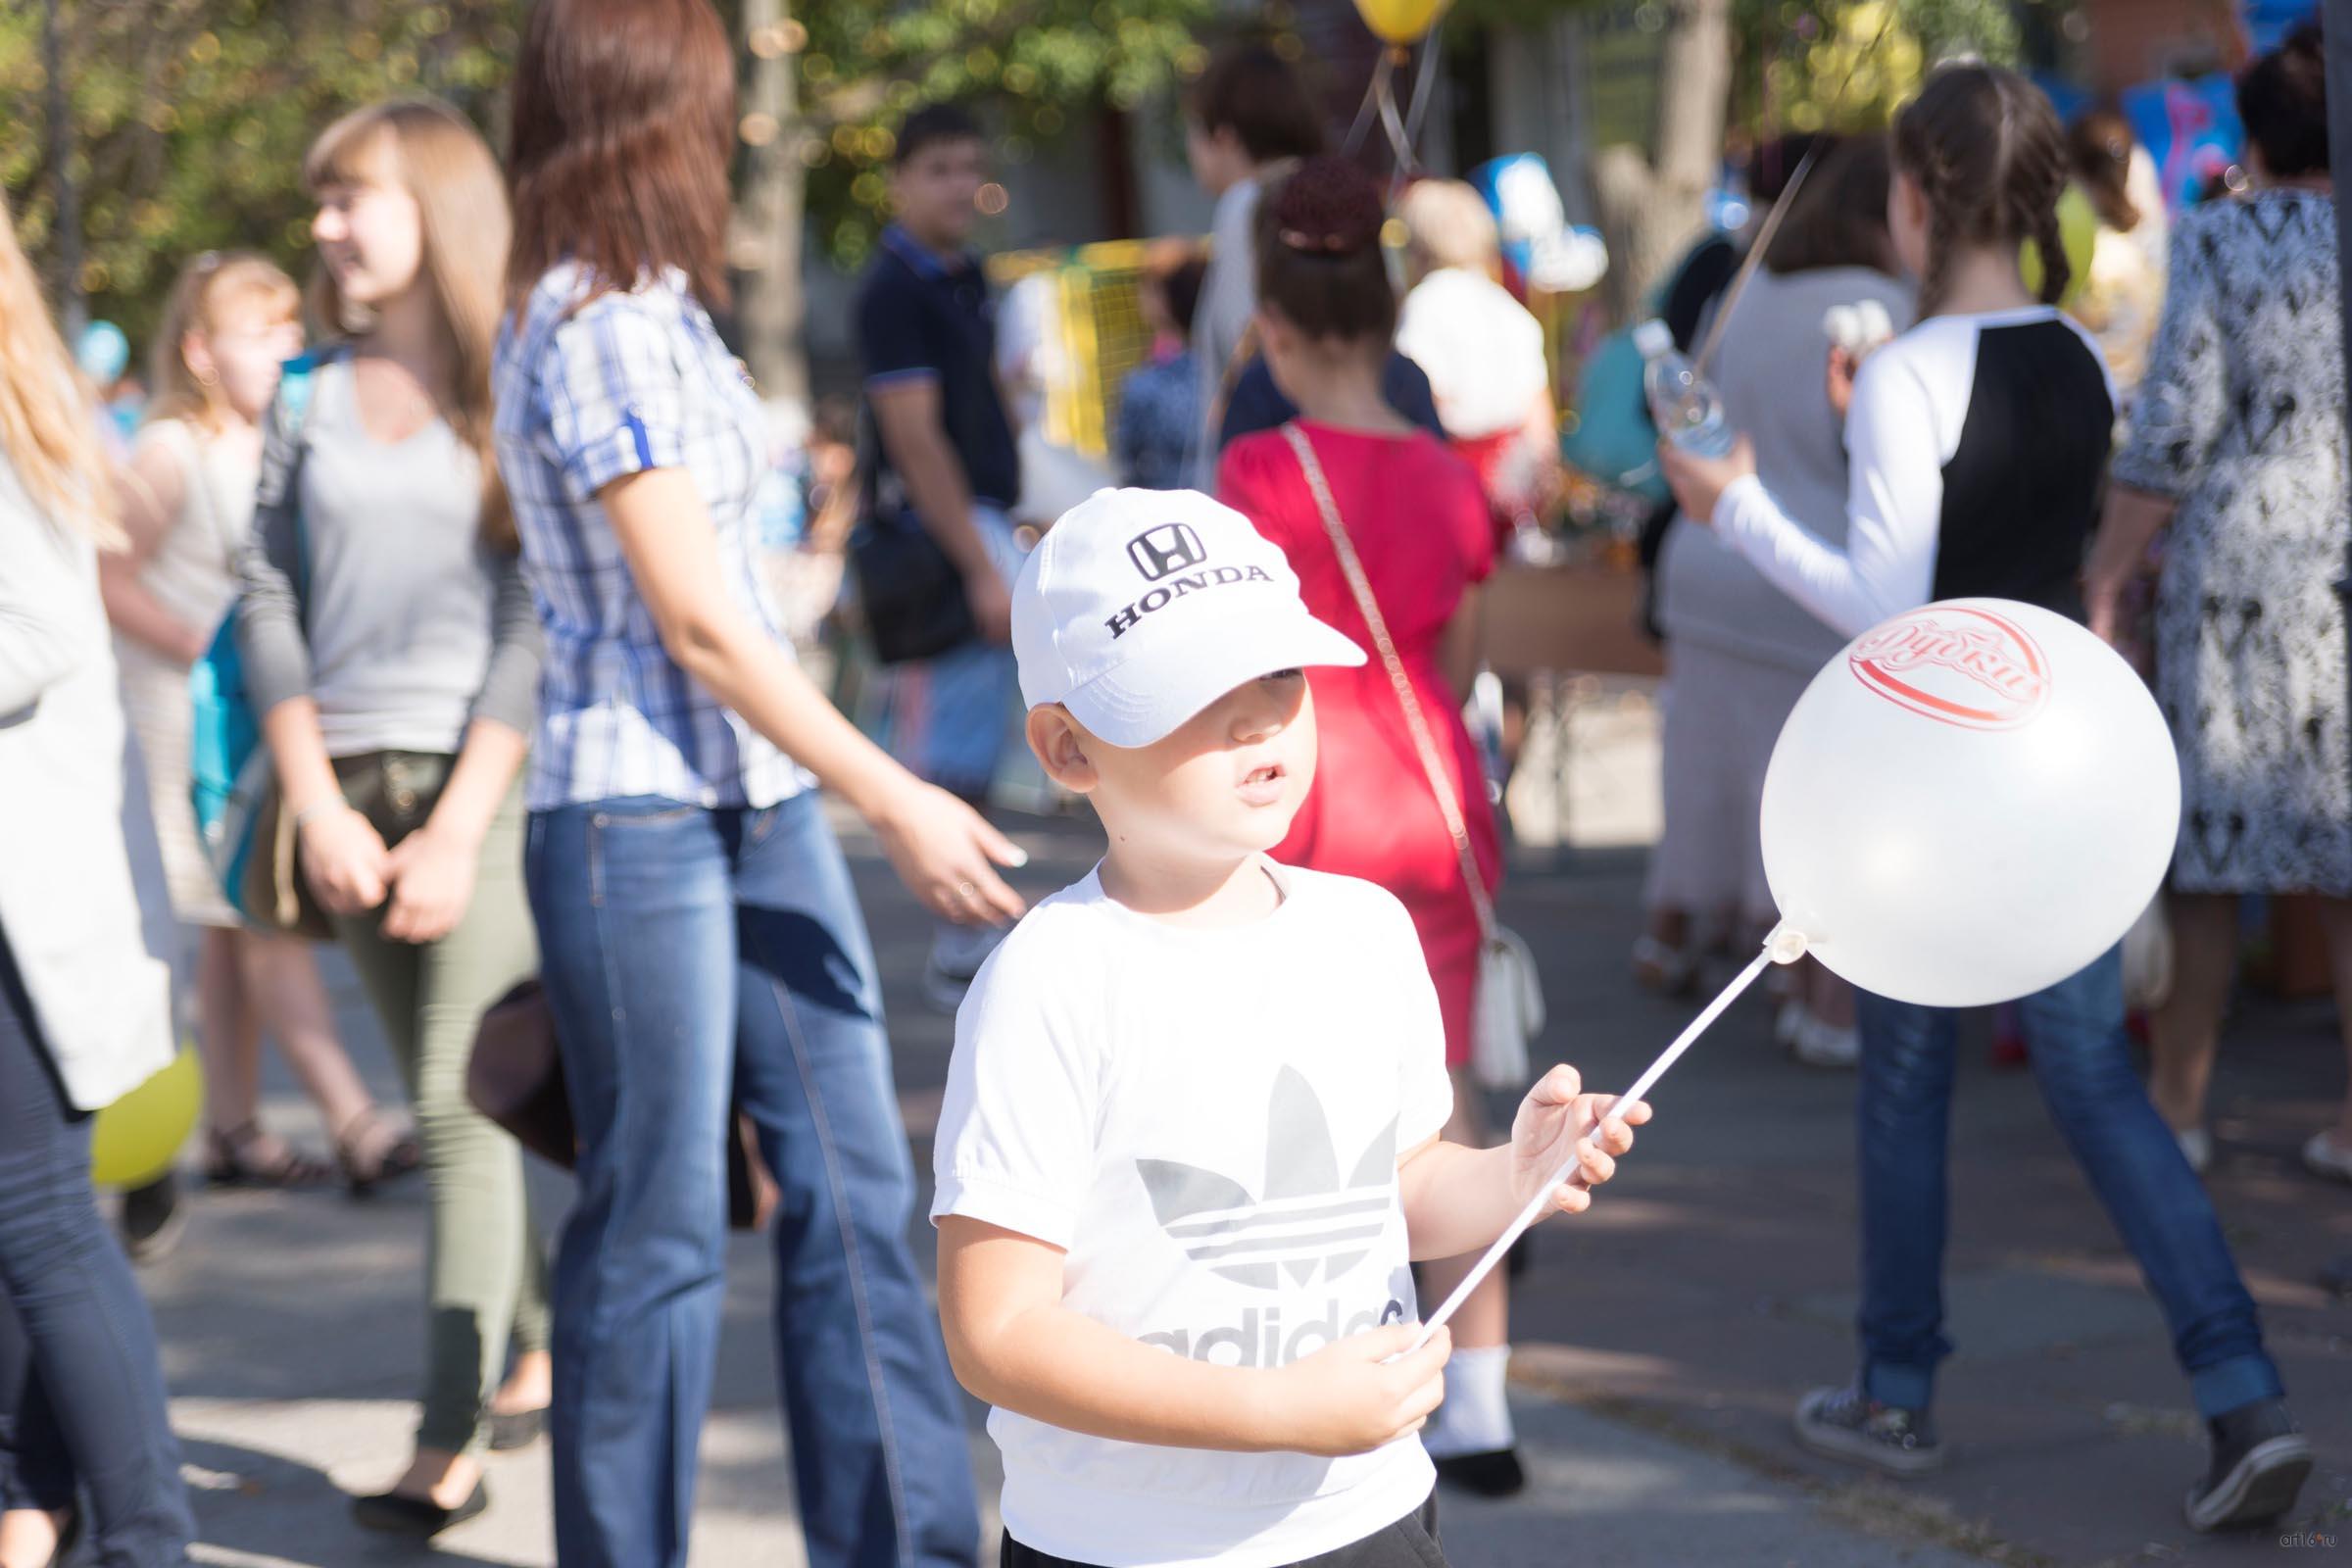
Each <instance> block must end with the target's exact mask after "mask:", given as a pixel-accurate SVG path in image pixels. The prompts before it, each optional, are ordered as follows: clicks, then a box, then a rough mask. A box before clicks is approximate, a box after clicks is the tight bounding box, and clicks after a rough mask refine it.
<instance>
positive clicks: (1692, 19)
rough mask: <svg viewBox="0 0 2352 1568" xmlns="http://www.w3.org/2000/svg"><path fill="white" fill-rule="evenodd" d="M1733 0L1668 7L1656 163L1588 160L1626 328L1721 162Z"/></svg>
mask: <svg viewBox="0 0 2352 1568" xmlns="http://www.w3.org/2000/svg"><path fill="white" fill-rule="evenodd" d="M1731 9H1732V0H1673V4H1672V7H1671V11H1670V14H1669V16H1668V19H1667V23H1666V31H1665V37H1664V42H1663V45H1662V47H1661V49H1660V51H1659V59H1658V132H1657V139H1656V144H1657V149H1658V154H1657V162H1656V163H1655V164H1652V163H1651V162H1650V161H1649V160H1648V159H1647V158H1645V157H1643V156H1642V153H1641V152H1640V150H1639V149H1636V148H1633V147H1623V146H1619V147H1604V148H1602V149H1601V150H1600V151H1599V152H1598V153H1597V154H1595V155H1594V156H1593V201H1594V203H1595V205H1596V206H1597V207H1598V209H1599V218H1600V230H1601V235H1602V237H1603V238H1604V239H1606V240H1607V241H1608V246H1609V271H1608V276H1607V279H1606V280H1605V282H1604V283H1603V285H1602V290H1603V298H1604V299H1605V300H1606V301H1607V303H1608V307H1609V311H1610V314H1611V315H1612V316H1613V317H1615V318H1616V319H1619V320H1628V319H1632V318H1633V316H1634V315H1635V313H1636V312H1638V311H1640V310H1641V308H1642V298H1643V297H1644V296H1645V295H1646V294H1647V293H1648V292H1649V288H1650V285H1651V284H1652V283H1654V282H1655V281H1656V280H1657V278H1658V276H1659V274H1660V273H1662V272H1664V271H1665V270H1666V269H1667V268H1669V267H1671V266H1673V265H1674V262H1675V260H1676V259H1677V258H1678V257H1679V256H1681V255H1682V253H1683V251H1684V250H1685V249H1686V248H1687V247H1688V246H1689V245H1690V243H1691V240H1692V239H1693V238H1695V237H1696V236H1697V235H1698V233H1699V231H1700V230H1701V229H1702V228H1703V227H1704V226H1705V222H1706V208H1705V202H1706V194H1707V192H1708V190H1709V189H1711V188H1712V187H1713V186H1714V184H1715V181H1716V177H1717V173H1718V171H1719V169H1720V168H1721V164H1722V158H1723V124H1724V112H1725V108H1726V105H1727V102H1728V100H1729V97H1730V93H1731V85H1732V24H1731Z"/></svg>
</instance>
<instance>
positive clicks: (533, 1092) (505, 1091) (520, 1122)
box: [466, 976, 776, 1231]
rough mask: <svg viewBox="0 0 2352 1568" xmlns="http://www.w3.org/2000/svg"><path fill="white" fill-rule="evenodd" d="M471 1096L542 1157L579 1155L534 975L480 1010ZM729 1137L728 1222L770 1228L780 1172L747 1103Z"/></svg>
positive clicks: (551, 1018)
mask: <svg viewBox="0 0 2352 1568" xmlns="http://www.w3.org/2000/svg"><path fill="white" fill-rule="evenodd" d="M466 1099H467V1100H469V1101H471V1102H472V1103H473V1108H474V1109H476V1110H478V1111H480V1112H481V1113H482V1114H483V1115H485V1116H487V1117H489V1118H490V1119H491V1120H492V1121H494V1122H496V1123H498V1125H499V1126H501V1127H503V1128H505V1129H506V1130H507V1131H508V1132H509V1133H511V1134H512V1135H514V1139H515V1142H516V1143H518V1144H520V1145H521V1146H522V1147H523V1148H525V1149H527V1150H529V1151H530V1152H532V1153H534V1154H537V1155H538V1156H539V1157H540V1158H542V1159H544V1160H547V1161H549V1162H550V1163H553V1164H557V1165H561V1166H563V1167H564V1169H565V1170H569V1169H571V1168H572V1166H573V1165H574V1164H576V1163H577V1162H578V1160H579V1151H580V1145H579V1135H578V1133H577V1131H576V1130H575V1129H574V1127H573V1125H572V1120H571V1098H570V1096H569V1095H567V1094H566V1093H565V1092H564V1057H563V1054H562V1053H561V1052H559V1051H558V1050H557V1048H556V1014H555V1009H554V1008H552V1007H550V1006H549V1005H548V1002H547V993H546V992H545V991H544V990H542V989H541V988H540V985H539V981H538V978H537V977H536V976H534V977H532V978H531V979H528V980H525V981H522V982H521V983H520V984H518V985H516V986H515V989H514V990H512V991H510V992H508V993H507V994H506V995H505V996H503V997H501V998H500V999H499V1000H498V1002H497V1003H496V1005H493V1006H492V1007H491V1008H490V1010H489V1011H487V1012H485V1013H483V1014H482V1023H481V1027H480V1028H479V1029H477V1030H476V1031H475V1032H474V1037H473V1055H472V1057H471V1058H470V1059H468V1060H467V1062H466ZM725 1141H726V1146H727V1224H728V1225H729V1226H731V1227H733V1228H734V1229H736V1230H739V1231H758V1230H765V1229H766V1228H767V1222H768V1220H769V1218H770V1217H771V1216H773V1215H774V1213H775V1211H776V1179H775V1177H774V1176H772V1175H770V1174H769V1173H768V1169H767V1162H766V1161H765V1160H763V1159H761V1158H760V1141H759V1136H758V1132H757V1130H756V1129H755V1128H754V1126H753V1125H752V1118H751V1116H750V1115H749V1113H747V1112H746V1111H744V1110H743V1109H742V1108H741V1107H736V1109H735V1110H734V1113H733V1114H732V1115H731V1116H729V1117H728V1118H727V1128H726V1133H725Z"/></svg>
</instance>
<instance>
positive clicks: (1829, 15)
mask: <svg viewBox="0 0 2352 1568" xmlns="http://www.w3.org/2000/svg"><path fill="white" fill-rule="evenodd" d="M2017 9H2018V8H2017V6H2016V5H2015V4H2013V3H2012V0H1738V3H1737V4H1736V5H1735V7H1734V10H1733V24H1732V25H1733V40H1734V43H1733V47H1734V49H1735V51H1736V53H1737V55H1738V57H1739V58H1738V60H1737V62H1736V63H1735V66H1734V70H1733V77H1732V80H1733V95H1734V104H1733V110H1732V116H1733V123H1735V124H1745V125H1750V126H1755V125H1759V124H1760V125H1762V126H1763V127H1764V128H1765V129H1766V131H1767V132H1768V133H1771V132H1777V131H1781V130H1861V129H1870V128H1875V127H1877V126H1880V125H1884V124H1885V123H1887V120H1888V119H1889V118H1891V117H1892V115H1893V113H1894V111H1895V109H1896V108H1897V107H1899V106H1900V105H1901V104H1902V102H1903V100H1904V99H1906V98H1908V97H1910V96H1911V95H1912V94H1913V93H1914V92H1916V91H1918V90H1919V83H1920V79H1921V78H1922V77H1923V76H1924V75H1926V73H1928V71H1930V70H1931V69H1933V68H1934V66H1935V65H1936V62H1937V61H1939V60H1944V59H1948V58H1950V57H1952V56H1954V55H1961V54H1972V55H1979V56H1982V57H1983V58H1985V59H1986V60H1990V61H1992V62H1993V63H1995V64H1997V65H2012V64H2015V62H2016V60H2017V56H2018V48H2019V28H2018V21H2017Z"/></svg>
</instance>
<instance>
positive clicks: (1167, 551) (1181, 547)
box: [1127, 522, 1208, 582]
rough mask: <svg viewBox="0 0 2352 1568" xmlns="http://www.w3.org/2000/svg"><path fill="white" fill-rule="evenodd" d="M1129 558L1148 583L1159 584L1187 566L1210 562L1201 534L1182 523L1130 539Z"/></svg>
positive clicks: (1128, 542) (1165, 524)
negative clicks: (1164, 578) (1203, 546)
mask: <svg viewBox="0 0 2352 1568" xmlns="http://www.w3.org/2000/svg"><path fill="white" fill-rule="evenodd" d="M1127 559H1128V560H1129V561H1132V562H1134V563H1135V569H1136V570H1138V571H1140V572H1142V573H1143V574H1144V580H1145V581H1146V582H1157V581H1159V579H1160V578H1162V577H1165V576H1168V575H1169V574H1171V573H1173V572H1179V571H1182V570H1184V568H1185V567H1187V566H1198V565H1199V564H1201V562H1203V561H1205V560H1207V559H1208V552H1206V551H1205V550H1202V549H1201V536H1200V535H1199V534H1197V533H1195V532H1193V530H1192V529H1191V528H1189V527H1187V526H1186V525H1185V524H1183V523H1181V522H1169V523H1162V524H1161V525H1160V526H1158V527H1156V528H1154V529H1152V531H1151V532H1149V533H1142V534H1138V535H1136V536H1135V537H1134V538H1133V539H1130V540H1128V541H1127Z"/></svg>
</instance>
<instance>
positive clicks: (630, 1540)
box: [525, 795, 979, 1568]
mask: <svg viewBox="0 0 2352 1568" xmlns="http://www.w3.org/2000/svg"><path fill="white" fill-rule="evenodd" d="M525 867H526V873H527V878H528V882H529V887H530V898H531V909H532V912H533V914H534V915H536V916H537V919H538V924H539V942H540V950H541V961H542V965H543V968H542V976H543V978H544V980H545V982H546V986H547V993H548V998H549V1001H550V1003H551V1004H552V1005H553V1008H554V1012H555V1018H556V1024H557V1032H558V1036H559V1039H560V1040H561V1042H562V1049H563V1054H564V1074H565V1079H566V1082H567V1084H568V1087H569V1090H570V1096H571V1104H572V1114H573V1116H574V1119H575V1120H576V1122H577V1124H578V1130H579V1138H580V1159H579V1171H578V1180H579V1187H578V1200H577V1204H576V1206H575V1207H574V1209H573V1210H572V1215H571V1219H570V1222H569V1223H568V1224H567V1225H566V1226H565V1228H564V1240H563V1245H562V1247H561V1249H560V1250H559V1253H558V1256H557V1262H556V1280H555V1302H554V1306H555V1335H554V1339H555V1346H554V1348H555V1406H554V1410H553V1415H552V1422H551V1424H552V1427H553V1432H554V1438H555V1501H556V1547H557V1554H558V1558H559V1560H560V1561H561V1562H562V1564H563V1565H564V1568H683V1564H684V1563H685V1561H686V1543H687V1535H688V1530H689V1527H690V1523H691V1520H692V1517H693V1511H694V1483H695V1466H696V1452H695V1450H696V1446H697V1442H698V1439H699V1437H700V1435H701V1431H702V1423H703V1415H704V1411H705V1409H706V1408H707V1406H708V1405H709V1402H710V1397H711V1377H712V1367H713V1361H714V1358H715V1355H716V1351H717V1348H718V1330H719V1298H720V1292H721V1286H722V1267H723V1248H724V1243H725V1233H726V1192H725V1182H726V1168H725V1166H726V1162H725V1158H724V1156H723V1153H722V1146H721V1144H720V1136H721V1130H722V1128H723V1127H724V1126H725V1124H726V1119H727V1116H728V1114H729V1111H728V1106H729V1100H730V1094H731V1096H732V1099H733V1101H734V1102H735V1103H738V1104H740V1105H741V1106H743V1107H744V1108H745V1109H746V1110H748V1111H749V1112H750V1113H751V1116H752V1118H753V1120H754V1121H755V1122H756V1123H757V1125H758V1128H759V1135H760V1150H761V1152H762V1153H763V1154H764V1156H765V1158H766V1160H767V1164H768V1166H769V1168H770V1169H771V1170H772V1171H773V1172H774V1174H775V1177H776V1181H777V1183H778V1185H779V1186H780V1188H781V1189H782V1196H781V1201H780V1202H779V1204H778V1208H777V1215H776V1221H775V1247H776V1293H777V1299H776V1325H775V1327H776V1341H777V1347H778V1349H779V1351H780V1363H781V1364H780V1367H779V1370H780V1372H781V1374H782V1381H783V1390H784V1410H785V1416H786V1419H787V1421H788V1422H789V1423H790V1426H791V1431H792V1457H793V1466H794V1471H795V1475H796V1478H797V1480H798V1482H799V1495H800V1507H801V1521H802V1527H803V1529H804V1531H805V1533H806V1535H807V1537H808V1544H809V1563H810V1565H811V1568H884V1565H891V1568H946V1565H956V1568H969V1565H971V1564H972V1563H973V1562H974V1561H976V1559H977V1556H978V1552H979V1519H978V1510H977V1506H976V1503H975V1500H974V1496H973V1490H972V1477H971V1465H970V1455H969V1451H968V1449H967V1448H966V1447H965V1443H964V1433H963V1426H962V1422H961V1420H960V1419H959V1417H960V1411H959V1408H958V1403H957V1398H956V1393H955V1389H954V1384H953V1383H952V1381H951V1379H950V1377H949V1374H948V1364H947V1354H946V1351H945V1349H944V1348H943V1347H942V1345H941V1342H940V1334H939V1325H938V1321H937V1319H936V1318H935V1317H934V1316H933V1314H932V1311H931V1307H930V1305H929V1303H928V1301H927V1299H926V1298H925V1296H924V1290H923V1279H922V1275H921V1274H920V1273H919V1272H918V1271H917V1269H916V1267H915V1263H914V1255H913V1252H912V1250H910V1249H909V1247H908V1245H907V1220H908V1217H909V1211H910V1209H911V1208H912V1206H913V1201H914V1171H913V1165H912V1162H911V1160H910V1158H909V1156H908V1153H907V1134H906V1130H905V1128H904V1127H903V1126H902V1125H901V1123H900V1120H899V1114H898V1103H897V1100H896V1097H895V1095H894V1092H893V1089H892V1085H891V1075H890V1057H889V1044H888V1041H887V1040H886V1038H885V1037H884V1033H883V1025H882V1005H881V994H880V990H879V987H878V985H877V983H876V981H875V977H874V960H873V954H872V951H871V949H870V947H869V946H868V944H867V941H866V934H865V923H864V918H863V916H862V915H861V914H860V913H859V911H858V901H857V896H856V894H855V892H854V891H853V890H852V888H851V885H850V876H849V868H848V866H847V864H846V863H845V862H844V860H843V859H842V855H841V850H840V847H839V846H838V845H837V844H836V843H835V842H834V839H833V835H832V832H831V830H830V829H829V828H828V827H827V826H826V825H825V820H824V816H823V814H822V811H821V809H820V808H819V806H818V804H817V801H816V799H815V797H814V796H810V795H804V796H800V797H797V798H795V799H793V800H789V801H786V802H784V803H782V804H781V805H778V806H774V807H771V808H768V809H763V810H740V809H737V810H724V809H722V810H706V809H702V808H700V807H689V806H681V805H678V804H677V803H675V802H672V801H665V800H654V799H634V800H616V801H604V802H600V803H597V804H594V805H586V806H572V807H565V808H563V809H557V810H551V811H540V812H535V813H533V815H532V817H531V822H530V831H529V839H528V847H527V850H526V856H525Z"/></svg>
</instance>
